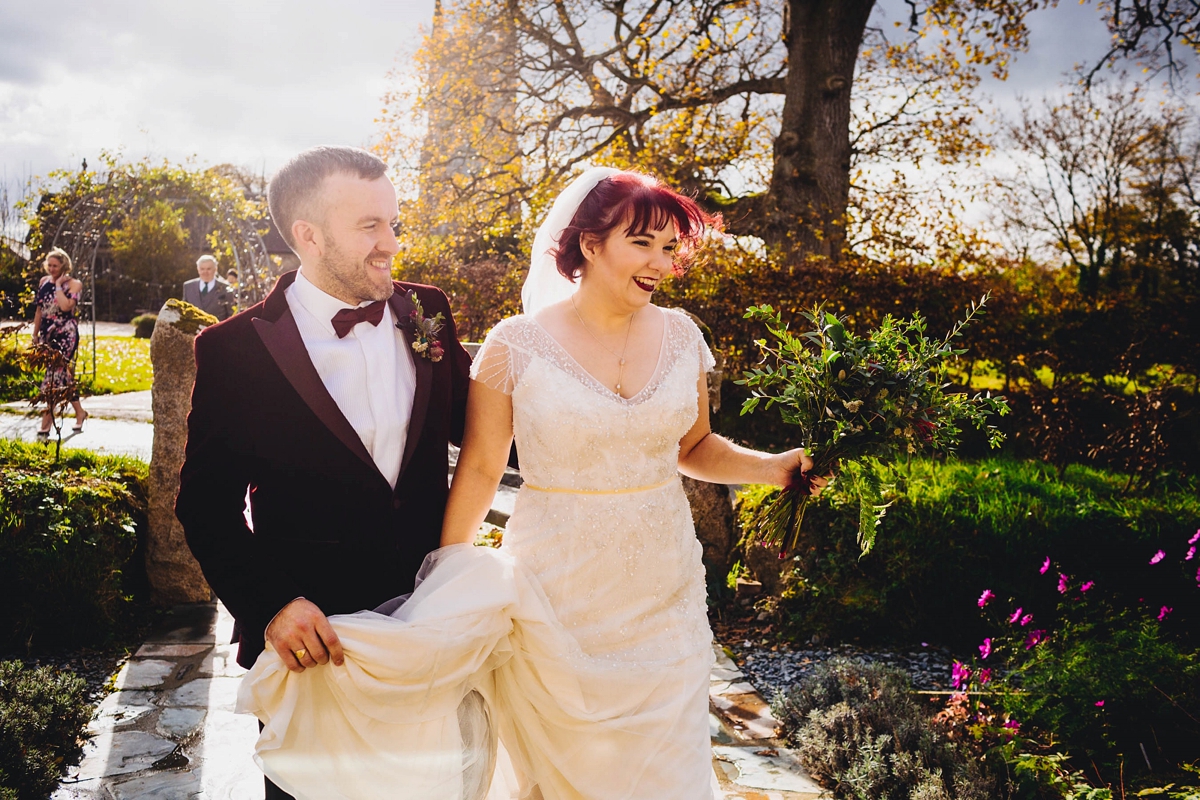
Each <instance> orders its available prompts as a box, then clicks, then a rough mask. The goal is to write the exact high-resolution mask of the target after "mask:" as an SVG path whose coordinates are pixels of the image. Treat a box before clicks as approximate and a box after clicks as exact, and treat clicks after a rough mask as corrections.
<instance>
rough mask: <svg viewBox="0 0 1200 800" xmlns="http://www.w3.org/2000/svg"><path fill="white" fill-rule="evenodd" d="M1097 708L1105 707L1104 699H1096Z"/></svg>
mask: <svg viewBox="0 0 1200 800" xmlns="http://www.w3.org/2000/svg"><path fill="white" fill-rule="evenodd" d="M1096 708H1104V701H1103V700H1097V701H1096Z"/></svg>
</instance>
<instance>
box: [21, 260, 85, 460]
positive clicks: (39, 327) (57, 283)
mask: <svg viewBox="0 0 1200 800" xmlns="http://www.w3.org/2000/svg"><path fill="white" fill-rule="evenodd" d="M43 266H44V267H45V270H46V274H45V275H44V276H42V280H41V283H39V284H38V290H37V295H36V297H35V300H34V302H35V304H36V306H37V310H36V311H34V314H33V345H34V347H37V346H38V345H45V346H46V347H49V348H52V349H54V350H56V351H58V353H59V354H60V355H62V357H63V363H62V364H60V365H59V366H51V367H48V368H47V369H46V378H45V380H43V381H42V395H43V396H44V397H46V396H49V395H50V394H52V393H53V391H54V390H55V389H60V388H61V387H64V386H71V387H73V386H74V384H75V379H74V376H73V375H72V374H71V363H72V361H73V360H74V358H75V349H76V348H77V347H78V346H79V320H78V315H77V313H76V306H78V304H79V297H80V295H81V294H82V293H83V284H82V283H80V282H79V281H78V280H76V279H75V278H72V277H71V257H70V256H69V255H67V253H66V251H64V250H62V249H60V248H57V247H56V248H54V249H53V250H51V251H50V253H49V254H48V255H47V256H46V260H45V261H44V262H43ZM70 400H71V407H72V408H73V409H74V410H75V427H74V428H73V430H74V431H75V432H76V433H80V432H81V431H83V422H84V420H86V419H87V417H88V413H87V412H86V411H84V410H83V406H82V405H81V404H80V402H79V393H78V392H77V391H75V390H74V389H72V392H71V398H70ZM53 422H54V408H53V405H52V404H48V405H47V408H46V411H45V412H44V413H43V414H42V424H41V427H40V428H39V429H38V438H39V439H49V438H50V426H51V424H52V423H53Z"/></svg>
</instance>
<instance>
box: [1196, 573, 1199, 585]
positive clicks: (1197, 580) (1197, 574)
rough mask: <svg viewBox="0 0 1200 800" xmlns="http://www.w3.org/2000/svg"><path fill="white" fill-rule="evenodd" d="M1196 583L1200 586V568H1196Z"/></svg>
mask: <svg viewBox="0 0 1200 800" xmlns="http://www.w3.org/2000/svg"><path fill="white" fill-rule="evenodd" d="M1196 585H1197V586H1200V569H1198V570H1196Z"/></svg>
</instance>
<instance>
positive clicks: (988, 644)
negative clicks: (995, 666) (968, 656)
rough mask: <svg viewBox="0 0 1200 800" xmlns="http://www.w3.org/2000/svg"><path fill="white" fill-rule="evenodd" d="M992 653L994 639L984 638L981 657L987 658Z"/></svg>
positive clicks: (980, 650) (980, 651)
mask: <svg viewBox="0 0 1200 800" xmlns="http://www.w3.org/2000/svg"><path fill="white" fill-rule="evenodd" d="M991 654H992V640H991V639H984V640H983V644H981V645H979V657H980V658H987V657H988V656H990V655H991Z"/></svg>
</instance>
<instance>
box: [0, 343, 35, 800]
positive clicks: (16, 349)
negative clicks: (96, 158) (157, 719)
mask: <svg viewBox="0 0 1200 800" xmlns="http://www.w3.org/2000/svg"><path fill="white" fill-rule="evenodd" d="M18 330H19V326H18V325H7V326H2V327H0V402H5V403H7V402H10V401H13V400H29V399H30V398H33V397H36V396H37V383H36V382H35V381H33V380H32V375H30V373H29V371H28V369H27V367H26V365H25V359H24V355H23V353H22V350H21V338H20V336H19V335H18V333H17V331H18ZM0 800H4V798H3V797H0Z"/></svg>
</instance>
